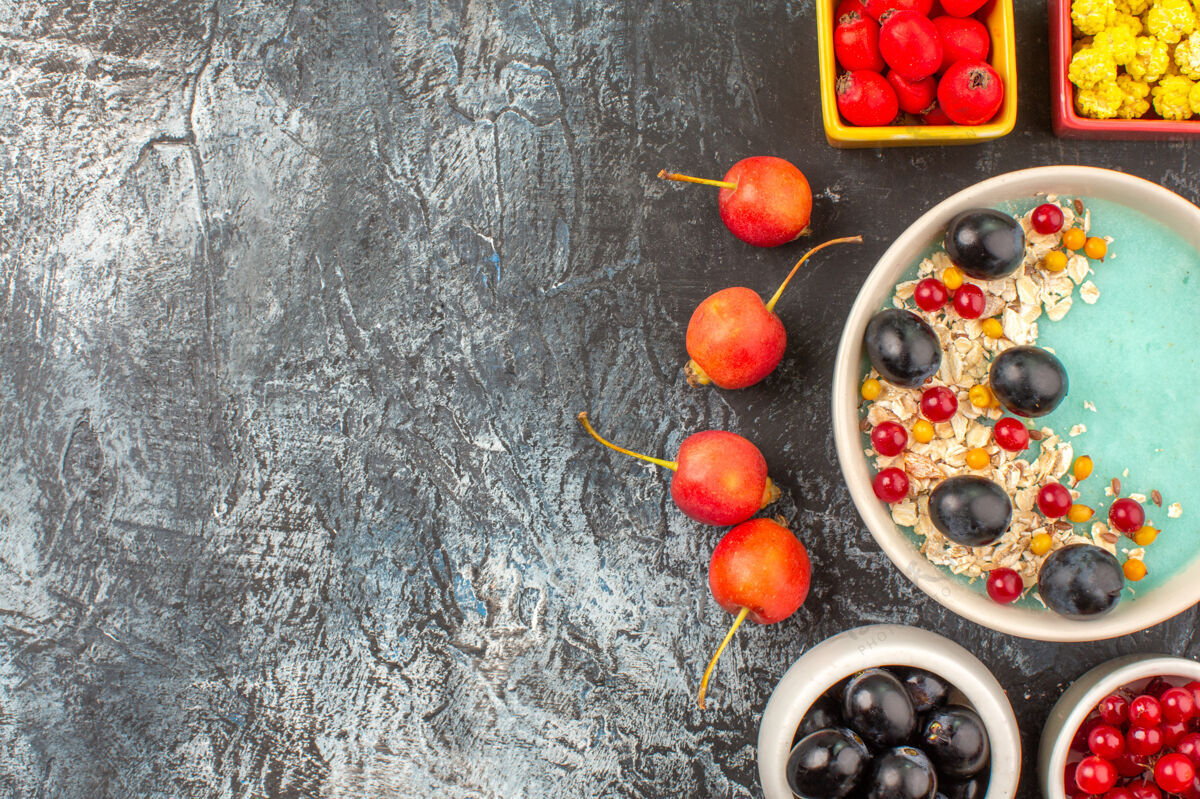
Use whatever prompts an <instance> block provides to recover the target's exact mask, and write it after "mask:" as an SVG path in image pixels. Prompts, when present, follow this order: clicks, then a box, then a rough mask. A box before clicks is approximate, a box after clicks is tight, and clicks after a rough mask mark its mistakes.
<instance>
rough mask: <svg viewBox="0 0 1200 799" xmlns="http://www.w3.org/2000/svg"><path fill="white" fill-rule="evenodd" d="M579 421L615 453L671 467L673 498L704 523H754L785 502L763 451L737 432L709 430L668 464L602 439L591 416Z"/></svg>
mask: <svg viewBox="0 0 1200 799" xmlns="http://www.w3.org/2000/svg"><path fill="white" fill-rule="evenodd" d="M579 423H580V424H581V425H583V429H584V430H586V431H587V432H588V434H589V435H591V437H592V438H594V439H596V440H597V441H599V442H600V443H601V444H603V445H604V446H606V447H608V448H609V449H612V450H616V451H617V452H620V453H622V454H624V455H629V456H630V457H633V458H637V459H638V460H643V461H646V462H647V463H653V464H655V465H657V466H662V467H663V468H666V469H670V470H671V471H673V472H674V473H675V474H674V475H673V476H672V477H671V499H673V500H674V501H675V504H676V505H677V506H678V507H679V509H680V510H681V511H683V512H684V514H686V515H687V516H690V517H691V518H693V519H695V520H696V521H698V522H700V523H702V524H712V525H716V526H719V527H724V526H727V525H730V524H737V523H738V522H744V521H745V520H746V519H749V518H750V517H751V516H753V515H754V514H755V513H757V512H758V511H759V510H760V509H762V508H765V507H766V506H767V505H770V504H771V503H772V502H774V501H775V500H777V499H779V494H780V492H779V488H778V487H776V485H775V483H773V482H772V481H771V478H769V477H767V461H766V459H765V458H763V455H762V453H761V452H760V451H759V449H758V447H756V446H754V445H753V444H752V443H750V442H749V441H748V440H746V439H744V438H742V437H741V436H739V435H737V434H735V433H728V432H725V431H724V430H705V431H703V432H700V433H693V434H692V435H690V436H688V437H687V438H685V439H684V440H683V443H682V444H680V445H679V452H678V454H677V455H676V456H675V457H676V460H674V461H668V460H663V459H662V458H654V457H651V456H649V455H643V454H641V453H640V452H634V451H633V450H629V449H625V448H624V447H618V446H617V445H616V444H613V443H611V442H609V441H606V440H605V439H603V438H601V437H600V434H599V433H597V432H596V431H595V430H594V429H593V428H592V423H591V421H590V420H589V419H588V415H587V413H581V414H579Z"/></svg>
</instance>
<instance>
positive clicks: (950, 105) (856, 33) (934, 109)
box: [833, 0, 1004, 126]
mask: <svg viewBox="0 0 1200 799" xmlns="http://www.w3.org/2000/svg"><path fill="white" fill-rule="evenodd" d="M985 4H986V0H940V10H941V12H943V13H939V14H934V0H841V3H840V4H839V5H838V6H837V9H836V10H835V12H834V20H835V22H834V24H835V25H836V27H835V28H834V32H833V51H834V56H835V57H836V58H837V62H838V65H839V66H840V67H841V68H842V70H844V71H843V72H842V74H841V75H840V76H839V77H838V79H837V85H836V95H837V105H838V110H839V111H840V112H841V114H842V116H843V117H845V119H846V121H848V122H849V123H850V124H852V125H860V126H878V125H891V124H892V123H894V122H896V121H897V120H899V119H901V118H902V117H901V112H903V113H904V114H909V115H912V117H915V118H917V119H919V120H920V121H922V122H924V123H925V124H928V125H982V124H984V123H985V122H988V121H989V120H991V119H992V117H994V116H995V115H996V113H997V112H998V111H999V110H1000V106H1001V105H1002V103H1003V101H1004V80H1003V78H1001V77H1000V74H999V73H998V72H997V71H996V70H995V69H994V68H993V67H992V65H991V64H989V63H988V62H987V57H988V53H989V52H990V50H991V45H992V41H991V36H990V35H989V34H988V29H987V27H986V26H985V25H984V24H983V23H982V22H980V21H979V20H978V19H976V18H975V16H973V15H976V14H978V13H980V9H981V8H983V7H984V6H985Z"/></svg>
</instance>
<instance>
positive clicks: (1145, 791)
mask: <svg viewBox="0 0 1200 799" xmlns="http://www.w3.org/2000/svg"><path fill="white" fill-rule="evenodd" d="M1125 787H1126V788H1128V789H1129V792H1130V793H1131V794H1133V799H1162V791H1160V790H1158V786H1157V785H1155V784H1154V783H1152V782H1150V781H1149V780H1134V781H1133V782H1131V783H1129V784H1128V785H1126V786H1125Z"/></svg>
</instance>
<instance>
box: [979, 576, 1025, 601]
mask: <svg viewBox="0 0 1200 799" xmlns="http://www.w3.org/2000/svg"><path fill="white" fill-rule="evenodd" d="M1024 590H1025V583H1024V582H1023V581H1022V580H1021V575H1020V574H1018V573H1017V572H1016V570H1014V569H1006V568H1000V569H992V570H991V571H990V572H988V576H987V593H988V596H990V597H991V598H992V600H993V601H994V602H998V603H999V604H1001V605H1007V604H1008V603H1009V602H1013V601H1015V600H1017V599H1019V598H1020V596H1021V592H1022V591H1024Z"/></svg>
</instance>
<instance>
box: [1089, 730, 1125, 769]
mask: <svg viewBox="0 0 1200 799" xmlns="http://www.w3.org/2000/svg"><path fill="white" fill-rule="evenodd" d="M1088 749H1090V750H1091V752H1092V754H1093V755H1095V756H1096V757H1102V758H1104V759H1105V760H1112V759H1113V758H1116V757H1119V756H1121V755H1122V754H1124V753H1125V739H1124V738H1123V737H1122V736H1121V731H1120V730H1118V729H1117V728H1116V727H1114V726H1112V725H1111V724H1100V725H1097V726H1095V727H1093V728H1092V731H1091V732H1090V733H1088Z"/></svg>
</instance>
